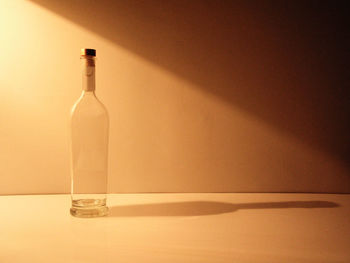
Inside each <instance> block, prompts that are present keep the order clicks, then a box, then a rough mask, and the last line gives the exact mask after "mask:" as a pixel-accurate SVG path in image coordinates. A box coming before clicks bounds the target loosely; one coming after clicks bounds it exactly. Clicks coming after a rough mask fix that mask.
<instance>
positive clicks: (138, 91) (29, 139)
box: [0, 0, 350, 194]
mask: <svg viewBox="0 0 350 263" xmlns="http://www.w3.org/2000/svg"><path fill="white" fill-rule="evenodd" d="M215 2H216V1H212V2H210V1H209V2H203V1H164V2H163V1H145V2H138V1H136V2H135V1H114V2H113V4H111V3H112V2H111V1H89V2H88V4H84V5H83V4H82V3H87V2H86V1H85V2H84V1H80V2H79V1H52V0H51V1H44V0H35V1H19V0H13V1H10V0H7V1H6V0H5V1H1V2H0V29H1V31H0V32H1V33H0V51H1V56H0V57H1V63H0V167H1V172H0V194H18V193H21V194H23V193H63V192H69V189H70V175H69V149H68V143H67V141H68V137H67V136H68V129H67V124H68V118H69V110H70V107H71V105H72V104H73V103H74V102H75V100H76V99H77V98H78V96H79V94H80V92H81V83H80V81H81V80H80V67H79V50H80V48H81V47H91V48H96V49H97V55H98V61H97V95H98V96H99V98H100V99H101V100H102V101H103V102H104V103H105V105H106V106H107V108H108V110H109V113H110V118H111V130H110V173H109V182H110V183H109V191H110V192H222V191H228V192H285V191H286V192H342V193H344V192H350V175H349V170H350V168H349V136H348V134H349V133H348V129H347V127H346V124H347V121H348V117H349V114H348V113H349V106H348V104H347V99H348V98H349V91H348V87H346V85H345V83H346V78H347V74H346V72H345V70H344V69H343V68H344V66H345V65H344V64H342V63H343V62H344V61H349V60H347V59H346V57H344V56H343V53H342V52H343V51H344V50H346V47H347V46H348V45H347V43H346V42H344V41H343V42H342V39H341V37H342V32H344V31H342V28H338V26H340V25H341V24H342V23H341V21H340V20H339V21H338V20H337V19H342V16H341V15H340V16H339V14H337V13H334V14H333V13H331V14H328V13H327V12H325V10H326V9H322V7H320V9H319V10H318V9H317V8H316V11H315V9H314V8H313V7H312V6H307V5H310V4H304V5H305V6H293V5H292V4H290V5H289V8H286V7H284V6H282V4H279V5H281V6H278V4H276V3H275V4H274V5H272V4H269V2H265V3H264V2H261V1H258V2H255V3H254V2H249V5H248V4H247V2H244V1H243V2H228V1H227V2H225V1H222V2H218V3H216V4H215ZM299 5H301V4H299ZM308 8H310V9H312V8H313V9H314V11H313V12H314V13H313V16H309V15H308V13H307V12H306V11H307V10H308ZM338 8H340V9H341V7H338ZM331 10H333V11H334V9H331ZM317 12H318V13H317ZM332 15H333V16H332ZM339 17H340V18H339ZM327 19H328V20H327ZM332 23H333V24H332ZM337 32H338V33H337ZM345 32H347V31H345Z"/></svg>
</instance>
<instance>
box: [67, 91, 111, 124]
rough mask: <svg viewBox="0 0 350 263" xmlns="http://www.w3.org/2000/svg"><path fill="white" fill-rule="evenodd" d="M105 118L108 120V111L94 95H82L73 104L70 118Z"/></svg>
mask: <svg viewBox="0 0 350 263" xmlns="http://www.w3.org/2000/svg"><path fill="white" fill-rule="evenodd" d="M77 115H80V116H106V118H107V119H108V111H107V108H106V107H105V105H104V104H103V103H102V102H101V101H100V100H99V99H98V98H97V97H96V96H95V94H90V95H86V94H82V95H81V96H80V98H79V99H78V100H77V102H76V103H74V105H73V107H72V109H71V117H72V118H73V117H74V116H77Z"/></svg>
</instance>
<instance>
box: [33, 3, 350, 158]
mask: <svg viewBox="0 0 350 263" xmlns="http://www.w3.org/2000/svg"><path fill="white" fill-rule="evenodd" d="M31 1H32V2H34V3H36V4H39V5H41V6H43V7H45V8H48V9H49V10H52V11H54V12H56V13H57V14H59V15H61V16H63V17H65V18H68V19H70V20H71V21H73V22H75V23H77V24H79V25H81V26H83V27H85V28H87V29H89V30H92V31H93V32H95V33H97V34H99V35H101V36H102V37H104V38H107V39H109V40H111V41H113V42H114V43H116V44H117V45H120V46H122V47H124V48H127V49H128V50H130V51H132V52H134V53H136V54H138V55H140V56H142V57H144V58H146V59H148V60H149V61H151V62H153V63H156V64H158V65H160V66H162V67H164V68H165V69H167V70H169V71H171V72H173V73H175V74H177V75H179V76H181V77H182V78H185V79H186V80H189V81H191V82H192V83H195V84H196V85H197V86H199V87H200V88H202V89H204V90H205V91H207V92H210V93H213V94H215V95H217V96H219V97H221V98H222V99H223V100H226V101H227V102H229V103H231V104H233V105H235V106H239V107H240V108H242V109H244V110H245V111H247V112H249V113H251V114H253V115H254V116H257V117H258V118H261V119H262V120H264V121H265V122H267V123H269V124H270V125H273V126H274V127H275V128H277V129H279V130H281V131H283V132H287V133H290V134H292V135H293V136H296V137H297V138H298V139H300V140H302V141H303V142H304V143H307V144H308V145H310V146H312V147H314V148H316V149H320V150H323V151H327V152H329V153H332V154H333V155H335V156H337V157H338V158H339V159H342V160H343V161H345V163H350V162H349V160H350V154H349V150H350V139H349V136H348V134H349V130H348V128H347V123H348V116H349V103H348V101H349V97H350V96H349V95H350V89H349V88H348V84H349V74H348V71H347V70H346V69H347V68H350V67H349V61H350V59H349V52H348V46H349V40H350V37H349V31H348V29H347V25H348V24H349V17H348V16H347V12H348V11H347V10H348V9H347V7H346V6H345V2H336V3H332V2H319V1H304V2H303V1H290V2H284V1H197V0H195V1H183V0H180V1H175V0H170V1H154V0H152V1H136V0H131V1H107V0H100V1H83V0H76V1H68V0H63V1H58V0H31Z"/></svg>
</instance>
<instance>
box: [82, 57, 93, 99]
mask: <svg viewBox="0 0 350 263" xmlns="http://www.w3.org/2000/svg"><path fill="white" fill-rule="evenodd" d="M81 64H82V76H83V91H85V92H94V91H95V58H94V57H92V56H81Z"/></svg>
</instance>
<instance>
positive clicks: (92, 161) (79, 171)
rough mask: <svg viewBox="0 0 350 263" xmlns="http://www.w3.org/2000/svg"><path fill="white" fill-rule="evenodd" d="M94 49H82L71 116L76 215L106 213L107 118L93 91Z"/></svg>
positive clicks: (72, 183) (73, 205)
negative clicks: (80, 87) (80, 79)
mask: <svg viewBox="0 0 350 263" xmlns="http://www.w3.org/2000/svg"><path fill="white" fill-rule="evenodd" d="M95 57H96V51H95V50H94V49H82V50H81V57H80V60H81V64H82V76H83V91H82V94H81V96H80V98H79V99H78V101H77V102H76V103H75V104H74V106H73V108H72V111H71V120H70V132H71V134H70V135H71V136H70V146H71V196H72V207H71V209H70V213H71V214H72V215H73V216H77V217H97V216H105V215H107V213H108V208H107V205H106V199H107V166H108V130H109V119H108V113H107V110H106V108H105V106H104V105H103V104H102V103H101V102H100V101H99V100H98V99H97V97H96V95H95Z"/></svg>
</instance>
